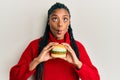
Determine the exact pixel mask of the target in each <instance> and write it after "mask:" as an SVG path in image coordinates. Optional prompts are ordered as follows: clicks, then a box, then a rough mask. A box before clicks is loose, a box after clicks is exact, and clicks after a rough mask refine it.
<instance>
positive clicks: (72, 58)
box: [62, 43, 82, 69]
mask: <svg viewBox="0 0 120 80" xmlns="http://www.w3.org/2000/svg"><path fill="white" fill-rule="evenodd" d="M62 44H63V45H64V46H65V48H66V49H67V52H68V53H67V56H66V57H65V58H64V60H66V61H68V62H70V63H72V64H74V65H75V66H76V67H77V68H78V69H80V68H81V66H82V62H81V61H80V60H79V59H78V58H77V56H76V54H75V51H74V50H73V49H72V47H71V46H70V45H69V44H67V43H62Z"/></svg>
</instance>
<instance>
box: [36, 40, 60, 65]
mask: <svg viewBox="0 0 120 80" xmlns="http://www.w3.org/2000/svg"><path fill="white" fill-rule="evenodd" d="M57 44H58V43H56V42H50V43H49V44H48V45H47V46H45V47H44V48H43V50H42V51H41V53H40V55H39V56H38V57H37V58H38V61H39V62H40V63H41V62H44V61H47V60H49V59H52V57H51V56H50V53H49V52H50V50H51V49H52V48H53V47H54V46H55V45H57Z"/></svg>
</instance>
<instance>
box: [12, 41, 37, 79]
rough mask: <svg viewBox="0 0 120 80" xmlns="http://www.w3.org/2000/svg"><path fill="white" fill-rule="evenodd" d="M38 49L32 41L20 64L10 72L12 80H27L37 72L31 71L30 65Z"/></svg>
mask: <svg viewBox="0 0 120 80" xmlns="http://www.w3.org/2000/svg"><path fill="white" fill-rule="evenodd" d="M34 51H36V48H35V46H34V42H33V41H32V42H31V43H30V44H29V45H28V47H27V48H26V49H25V51H24V52H23V54H22V56H21V58H20V60H19V62H18V64H16V65H15V66H13V67H12V68H11V70H10V80H27V79H28V78H29V77H30V76H31V75H32V74H34V72H35V70H32V71H30V70H29V64H30V62H31V61H32V60H33V58H34V55H33V54H35V52H34Z"/></svg>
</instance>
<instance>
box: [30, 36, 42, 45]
mask: <svg viewBox="0 0 120 80" xmlns="http://www.w3.org/2000/svg"><path fill="white" fill-rule="evenodd" d="M41 39H42V38H37V39H34V40H31V41H30V43H29V45H30V46H38V44H39V42H40V41H41Z"/></svg>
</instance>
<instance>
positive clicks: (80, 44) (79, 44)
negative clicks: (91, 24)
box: [75, 40, 84, 47]
mask: <svg viewBox="0 0 120 80" xmlns="http://www.w3.org/2000/svg"><path fill="white" fill-rule="evenodd" d="M75 42H76V44H77V46H78V47H84V46H83V44H82V42H80V41H77V40H75Z"/></svg>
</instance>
